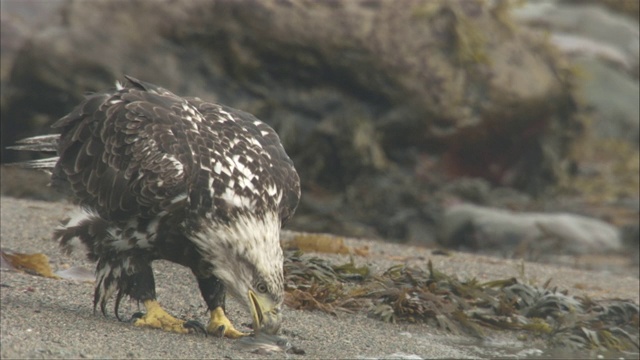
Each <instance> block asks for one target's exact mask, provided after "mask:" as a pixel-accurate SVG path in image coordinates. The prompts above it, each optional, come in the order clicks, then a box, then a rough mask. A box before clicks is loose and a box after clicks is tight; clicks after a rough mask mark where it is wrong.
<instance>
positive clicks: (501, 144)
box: [0, 0, 640, 276]
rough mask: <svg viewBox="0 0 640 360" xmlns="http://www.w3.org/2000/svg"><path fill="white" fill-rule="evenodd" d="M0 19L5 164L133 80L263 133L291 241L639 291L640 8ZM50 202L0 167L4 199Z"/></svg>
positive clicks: (226, 10) (445, 5)
mask: <svg viewBox="0 0 640 360" xmlns="http://www.w3.org/2000/svg"><path fill="white" fill-rule="evenodd" d="M1 5H2V9H1V10H2V11H1V14H2V22H1V32H0V36H1V50H2V52H1V67H0V80H1V87H0V89H1V96H0V101H1V102H0V105H1V120H2V162H3V163H4V164H6V163H8V162H14V161H18V160H25V157H24V156H30V154H20V153H19V152H15V151H11V150H7V149H6V146H8V145H10V144H12V143H14V142H15V140H17V139H19V138H23V137H26V136H30V135H36V134H44V133H48V132H50V129H49V128H48V126H49V125H50V124H51V123H52V122H54V121H55V120H56V119H58V118H59V117H61V116H63V115H65V114H66V113H68V112H69V111H71V109H72V108H73V107H74V106H75V105H77V104H78V103H79V102H80V101H81V99H82V98H83V94H84V93H86V92H92V91H100V90H103V89H106V88H110V87H113V86H114V83H115V81H116V80H123V79H124V78H123V75H124V74H127V75H131V76H133V77H136V78H139V79H141V80H144V81H148V82H152V83H155V84H157V85H160V86H162V87H165V88H167V89H169V90H171V91H173V92H174V93H176V94H178V95H183V96H198V97H200V98H202V99H205V100H210V101H214V102H219V103H222V104H225V105H228V106H232V107H235V108H239V109H242V110H244V111H248V112H251V113H253V114H255V115H256V116H257V117H258V118H260V119H262V120H264V121H266V122H267V123H269V124H270V125H272V126H273V127H274V128H275V129H276V131H277V132H278V133H279V134H280V136H281V139H282V141H283V143H284V146H285V148H286V149H287V151H288V153H289V154H290V156H291V157H292V159H293V160H294V162H295V164H296V167H297V169H298V171H299V173H300V176H301V178H302V182H303V197H302V200H301V204H300V207H299V210H298V212H297V214H296V216H295V217H294V219H293V221H292V223H291V224H290V225H289V228H291V229H295V230H302V231H311V232H327V233H332V234H337V235H343V236H353V237H367V238H379V239H385V240H388V241H397V242H404V243H411V244H421V245H424V246H428V247H434V248H435V247H447V248H453V249H462V250H467V251H475V252H485V253H491V254H496V255H500V256H509V257H524V258H527V259H532V260H539V261H553V262H563V261H565V262H566V261H569V262H570V263H571V265H576V264H578V265H579V266H582V267H586V268H605V269H608V270H611V271H618V272H625V273H627V272H629V271H633V272H634V273H635V274H636V276H637V266H638V214H639V201H638V199H639V195H638V193H639V190H638V188H639V180H638V179H639V175H640V174H639V165H638V162H639V156H638V147H639V121H640V120H639V119H640V111H639V105H638V99H639V96H640V94H639V90H638V89H639V87H638V84H639V82H638V76H639V71H638V58H639V50H638V43H639V35H638V34H639V33H638V13H639V8H638V1H637V0H582V1H577V0H576V1H570V0H546V1H545V0H535V1H533V0H532V1H525V0H520V1H517V0H516V1H500V0H495V1H491V0H464V1H450V0H442V1H438V0H422V1H421V0H403V1H394V0H349V1H328V0H327V1H315V0H314V1H297V0H296V1H286V0H282V1H270V0H261V1H237V0H216V1H211V0H191V1H162V0H159V1H151V0H147V1H119V0H94V1H73V0H47V1H44V0H2V1H1ZM36 156H37V155H36ZM46 183H47V180H46V178H45V177H41V176H39V175H38V174H35V173H31V172H24V171H19V170H17V169H15V168H10V167H5V166H3V167H2V194H3V195H5V196H18V197H30V198H34V199H41V200H42V199H45V200H58V199H60V198H59V196H58V195H55V194H52V193H51V192H48V191H47V189H46V187H45V184H46ZM8 210H9V211H10V209H3V211H8ZM563 255H571V256H573V257H572V258H571V260H566V259H565V260H563V259H564V258H563V257H562V256H563ZM576 257H578V258H576ZM576 259H578V260H576Z"/></svg>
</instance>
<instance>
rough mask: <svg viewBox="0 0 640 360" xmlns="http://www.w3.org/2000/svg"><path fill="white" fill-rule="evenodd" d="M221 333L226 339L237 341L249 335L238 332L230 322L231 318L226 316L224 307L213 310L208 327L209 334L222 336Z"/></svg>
mask: <svg viewBox="0 0 640 360" xmlns="http://www.w3.org/2000/svg"><path fill="white" fill-rule="evenodd" d="M221 331H222V332H223V335H224V336H225V337H228V338H230V339H237V338H240V337H243V336H247V335H249V334H246V333H243V332H241V331H238V330H236V328H234V327H233V325H232V324H231V321H229V318H227V316H226V315H225V314H224V310H222V307H217V308H215V309H213V310H211V320H210V321H209V326H207V332H209V334H220V332H221Z"/></svg>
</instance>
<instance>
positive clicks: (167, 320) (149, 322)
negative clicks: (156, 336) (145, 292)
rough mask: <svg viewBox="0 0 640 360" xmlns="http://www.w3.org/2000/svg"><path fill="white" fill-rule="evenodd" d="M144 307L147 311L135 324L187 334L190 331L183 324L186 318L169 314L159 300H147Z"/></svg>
mask: <svg viewBox="0 0 640 360" xmlns="http://www.w3.org/2000/svg"><path fill="white" fill-rule="evenodd" d="M144 307H145V308H146V309H147V312H146V314H144V316H143V317H141V318H140V319H138V320H136V322H135V323H134V325H135V326H141V327H144V326H146V327H151V328H156V329H162V330H164V331H170V332H175V333H180V334H186V333H188V332H189V329H187V328H185V327H184V326H183V325H184V323H185V322H184V320H178V319H176V318H174V317H173V316H171V315H169V313H167V312H166V311H164V309H163V308H162V307H160V304H159V303H158V302H157V301H155V300H145V301H144Z"/></svg>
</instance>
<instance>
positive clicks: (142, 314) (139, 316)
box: [129, 311, 144, 322]
mask: <svg viewBox="0 0 640 360" xmlns="http://www.w3.org/2000/svg"><path fill="white" fill-rule="evenodd" d="M143 316H144V313H143V312H142V311H138V312H137V313H135V314H133V315H131V319H129V322H136V320H138V319H142V317H143Z"/></svg>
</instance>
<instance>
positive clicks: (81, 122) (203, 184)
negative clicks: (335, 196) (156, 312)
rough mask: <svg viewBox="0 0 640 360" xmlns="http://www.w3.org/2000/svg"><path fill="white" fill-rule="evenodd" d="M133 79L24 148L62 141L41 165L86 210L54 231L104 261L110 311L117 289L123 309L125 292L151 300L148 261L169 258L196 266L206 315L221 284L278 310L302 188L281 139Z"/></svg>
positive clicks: (219, 301) (242, 118) (99, 296)
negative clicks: (285, 248)
mask: <svg viewBox="0 0 640 360" xmlns="http://www.w3.org/2000/svg"><path fill="white" fill-rule="evenodd" d="M127 79H128V80H129V84H128V86H124V87H123V86H118V88H117V89H113V90H110V91H106V92H100V93H96V94H92V95H90V96H88V97H87V98H86V99H85V100H84V101H83V102H82V103H81V104H80V105H79V106H77V107H76V108H75V109H74V110H73V111H72V112H71V113H70V114H68V115H67V116H65V117H63V118H61V119H60V120H58V121H57V122H56V123H55V124H54V125H53V127H54V128H55V129H58V130H59V131H60V136H59V138H58V137H55V136H43V137H39V138H32V139H31V140H26V141H24V142H23V145H22V146H21V147H20V148H21V149H26V150H30V149H37V150H42V149H50V148H53V147H57V155H58V157H57V158H52V159H50V160H49V161H48V162H47V161H40V162H39V164H40V166H38V167H39V168H43V167H44V168H46V167H47V166H43V165H42V164H43V163H44V164H47V165H49V166H48V167H49V168H50V170H51V172H52V183H53V184H55V185H62V186H70V189H71V193H72V194H73V198H74V200H75V201H76V202H77V203H78V205H79V206H80V208H81V210H80V211H77V212H75V213H73V214H71V216H70V217H69V219H68V220H66V222H65V223H63V225H62V226H61V227H60V228H59V229H57V230H56V232H55V237H56V238H57V239H58V240H60V242H61V244H62V246H63V247H65V248H66V249H71V248H73V247H75V245H80V244H82V245H84V246H86V248H87V253H88V255H89V257H90V258H91V259H94V260H97V261H98V265H97V269H96V276H97V282H96V294H95V299H94V300H95V305H96V306H97V305H100V307H101V309H102V311H103V313H104V311H105V304H106V301H107V300H108V299H109V298H110V297H111V295H112V294H113V293H115V292H117V297H116V315H117V309H118V305H119V302H120V300H121V299H122V298H123V296H125V295H129V296H131V297H132V298H134V299H136V300H139V301H145V300H148V299H155V285H154V280H153V273H152V271H151V262H152V261H153V260H156V259H166V260H170V261H174V262H177V263H179V264H182V265H185V266H188V267H189V268H191V270H192V271H193V273H194V274H195V275H196V277H197V278H198V281H199V284H200V289H201V291H202V293H203V296H204V297H205V301H206V302H207V304H208V305H209V308H210V309H211V310H213V309H214V308H216V307H218V306H221V305H223V304H224V293H225V287H226V288H228V289H229V290H230V291H231V292H232V294H234V295H236V296H238V297H239V298H240V299H242V300H244V301H245V303H246V304H247V305H248V306H249V307H250V308H251V306H254V305H255V304H252V303H251V301H250V300H248V299H246V298H245V297H246V296H247V292H248V291H252V292H253V293H261V294H264V296H265V298H268V299H269V300H268V301H269V302H270V303H271V302H272V303H273V306H274V307H275V308H276V310H278V309H279V307H280V304H281V303H282V298H283V283H282V281H283V280H282V251H281V249H280V247H279V239H278V237H279V229H280V227H281V226H282V225H283V224H284V223H285V222H286V221H287V220H288V219H289V218H290V217H291V216H292V215H293V213H294V211H295V208H296V206H297V204H298V200H299V197H300V185H299V178H298V175H297V173H296V171H295V169H294V166H293V163H292V161H291V160H290V159H289V157H288V156H287V154H286V153H285V151H284V149H283V147H282V145H281V143H280V140H279V138H278V136H277V134H276V133H275V132H274V131H273V129H272V128H270V127H269V126H268V125H266V124H265V123H263V122H261V121H260V120H258V119H256V118H255V117H254V116H253V115H251V114H248V113H245V112H242V111H240V110H236V109H232V108H229V107H225V106H222V105H218V104H213V103H209V102H205V101H202V100H200V99H198V98H182V97H179V96H176V95H174V94H173V93H171V92H169V91H167V90H165V89H163V88H160V87H158V86H155V85H152V84H149V83H145V82H142V81H139V80H137V79H134V78H131V77H127ZM34 164H35V163H34ZM33 167H35V165H34V166H33ZM261 296H262V295H261ZM276 312H277V311H276Z"/></svg>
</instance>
